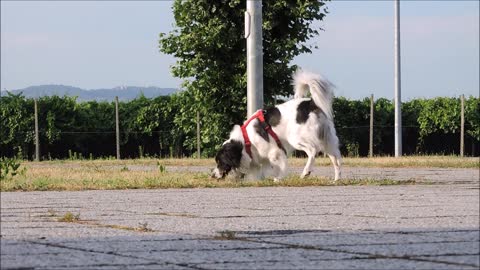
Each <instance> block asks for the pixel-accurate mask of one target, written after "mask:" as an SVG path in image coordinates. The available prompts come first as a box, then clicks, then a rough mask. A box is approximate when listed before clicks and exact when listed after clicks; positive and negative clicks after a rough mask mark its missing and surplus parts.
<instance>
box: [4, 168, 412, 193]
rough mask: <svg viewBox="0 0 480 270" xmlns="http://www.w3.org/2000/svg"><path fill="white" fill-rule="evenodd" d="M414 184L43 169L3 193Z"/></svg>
mask: <svg viewBox="0 0 480 270" xmlns="http://www.w3.org/2000/svg"><path fill="white" fill-rule="evenodd" d="M403 184H415V180H408V181H395V180H391V179H342V180H340V181H337V182H334V181H333V180H332V179H331V178H325V177H315V176H312V177H308V178H306V179H301V178H300V177H299V176H298V175H295V176H290V177H288V178H286V179H284V180H283V181H280V182H274V181H273V180H271V179H266V180H259V181H247V180H238V179H227V180H217V179H212V178H211V177H210V176H209V174H207V173H189V172H168V173H167V172H166V173H159V172H157V171H128V172H120V171H119V170H118V169H113V168H112V169H111V170H105V171H100V172H98V171H96V170H95V169H90V170H88V169H86V168H84V169H69V172H68V173H66V172H65V170H64V169H60V168H56V169H51V168H49V169H42V168H38V169H35V170H29V173H28V174H27V175H26V176H25V177H17V178H16V179H9V180H7V181H2V185H1V188H0V190H1V191H43V190H53V191H62V190H112V189H165V188H239V187H276V186H286V187H303V186H339V185H403Z"/></svg>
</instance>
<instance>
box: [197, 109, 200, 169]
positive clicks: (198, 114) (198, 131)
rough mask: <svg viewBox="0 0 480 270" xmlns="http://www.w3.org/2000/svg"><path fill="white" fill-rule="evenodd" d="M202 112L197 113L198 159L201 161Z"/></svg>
mask: <svg viewBox="0 0 480 270" xmlns="http://www.w3.org/2000/svg"><path fill="white" fill-rule="evenodd" d="M200 154H201V153H200V112H199V111H197V157H198V158H199V159H200V156H201V155H200Z"/></svg>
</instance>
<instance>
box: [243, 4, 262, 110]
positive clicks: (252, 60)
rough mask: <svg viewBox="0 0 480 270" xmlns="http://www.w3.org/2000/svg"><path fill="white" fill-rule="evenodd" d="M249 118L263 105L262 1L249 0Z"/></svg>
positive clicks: (247, 23)
mask: <svg viewBox="0 0 480 270" xmlns="http://www.w3.org/2000/svg"><path fill="white" fill-rule="evenodd" d="M245 38H246V39H247V118H248V117H249V116H250V115H252V114H253V113H254V112H255V111H256V110H258V109H261V108H262V107H263V49H262V42H263V38H262V1H261V0H247V11H246V12H245Z"/></svg>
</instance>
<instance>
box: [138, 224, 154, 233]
mask: <svg viewBox="0 0 480 270" xmlns="http://www.w3.org/2000/svg"><path fill="white" fill-rule="evenodd" d="M137 230H138V231H140V232H153V230H152V229H151V228H149V227H148V223H147V222H144V223H141V222H140V223H139V224H138V228H137Z"/></svg>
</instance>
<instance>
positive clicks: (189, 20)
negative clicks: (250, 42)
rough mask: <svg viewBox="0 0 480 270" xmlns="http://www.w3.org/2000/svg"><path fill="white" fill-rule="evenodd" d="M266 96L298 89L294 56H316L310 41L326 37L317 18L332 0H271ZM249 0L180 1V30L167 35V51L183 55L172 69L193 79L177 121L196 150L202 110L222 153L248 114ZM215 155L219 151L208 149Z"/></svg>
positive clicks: (208, 143) (205, 130)
mask: <svg viewBox="0 0 480 270" xmlns="http://www.w3.org/2000/svg"><path fill="white" fill-rule="evenodd" d="M262 9H263V53H264V57H263V61H264V100H265V103H266V104H267V105H271V104H273V103H274V97H275V96H276V95H282V96H288V95H290V94H291V92H292V88H291V86H290V78H291V74H292V71H293V70H294V69H295V68H296V67H295V66H292V65H290V61H291V60H292V59H293V58H294V57H295V56H297V55H299V54H301V53H311V49H312V46H313V45H312V44H309V43H308V41H309V40H310V39H311V38H312V37H314V36H316V35H318V34H319V30H321V29H319V28H314V27H313V25H312V23H313V22H314V21H316V20H323V19H324V17H325V15H326V14H327V13H328V12H327V8H326V5H325V2H324V1H317V0H311V1H310V0H275V1H263V8H262ZM245 10H246V1H245V0H230V1H210V0H175V2H174V4H173V13H174V17H175V23H176V28H175V29H174V30H173V31H172V32H170V33H168V34H166V33H161V34H160V41H159V48H160V51H161V52H163V53H166V54H171V55H173V56H175V57H176V58H177V59H178V60H177V62H176V64H175V65H174V66H172V68H171V70H172V73H173V75H174V76H176V77H179V78H182V79H185V81H184V83H183V88H184V90H185V91H184V92H182V93H181V94H179V95H180V99H182V101H180V104H181V105H182V108H181V109H180V113H179V114H178V115H176V119H175V121H176V123H177V124H179V125H181V127H182V128H183V130H184V132H185V133H186V134H187V140H186V146H187V147H190V148H194V144H195V136H194V134H195V133H194V129H195V115H196V112H197V111H200V113H201V115H202V117H201V118H202V144H203V148H204V149H211V151H212V150H214V149H215V147H216V146H218V145H219V143H220V142H221V141H222V140H224V139H225V138H226V136H227V133H228V131H229V130H230V128H231V126H232V124H234V123H241V122H242V120H243V119H244V117H245V114H246V40H245V39H244V12H245ZM205 154H207V155H208V154H211V153H205Z"/></svg>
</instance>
